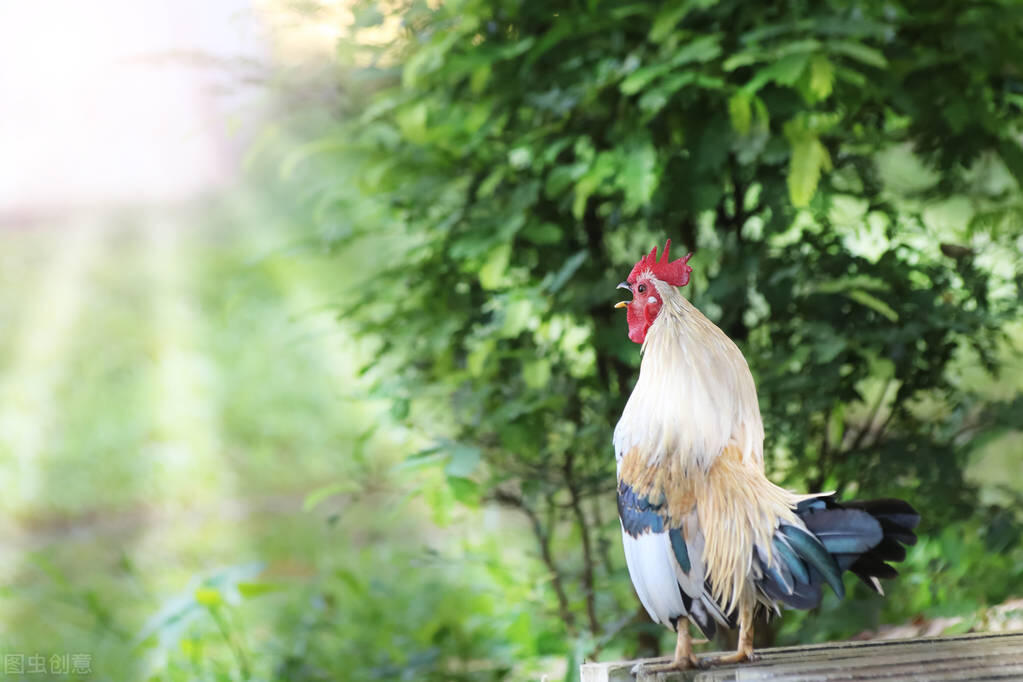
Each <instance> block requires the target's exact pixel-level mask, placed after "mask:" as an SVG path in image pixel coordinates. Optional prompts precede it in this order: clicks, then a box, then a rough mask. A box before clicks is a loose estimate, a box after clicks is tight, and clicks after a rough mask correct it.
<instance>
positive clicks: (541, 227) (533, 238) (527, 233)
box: [522, 223, 564, 246]
mask: <svg viewBox="0 0 1023 682" xmlns="http://www.w3.org/2000/svg"><path fill="white" fill-rule="evenodd" d="M563 234H564V233H563V231H562V229H561V228H560V227H558V226H557V225H556V224H554V223H529V224H528V225H526V227H525V228H524V229H523V230H522V236H523V237H524V238H525V239H526V240H528V241H530V242H532V243H533V244H537V245H539V246H545V245H548V244H557V243H558V242H559V241H561V237H562V235H563Z"/></svg>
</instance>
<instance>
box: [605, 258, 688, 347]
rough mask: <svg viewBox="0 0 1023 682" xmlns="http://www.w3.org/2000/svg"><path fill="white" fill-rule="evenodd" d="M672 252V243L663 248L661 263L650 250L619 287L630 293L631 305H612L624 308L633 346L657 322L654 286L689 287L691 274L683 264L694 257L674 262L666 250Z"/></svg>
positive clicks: (658, 301)
mask: <svg viewBox="0 0 1023 682" xmlns="http://www.w3.org/2000/svg"><path fill="white" fill-rule="evenodd" d="M670 248H671V240H670V239H669V240H668V242H667V243H666V244H665V245H664V253H662V254H661V258H660V260H658V258H657V247H656V246H655V247H654V248H653V249H651V250H650V253H648V254H647V255H645V256H643V257H642V258H640V259H639V262H638V263H636V265H634V266H633V268H632V272H630V273H629V277H628V278H627V279H626V280H625V281H624V282H622V283H621V284H619V285H618V288H619V289H628V290H629V291H631V292H632V300H631V301H622V302H620V303H618V304H617V305H615V307H616V308H626V309H627V310H626V317H627V318H628V321H629V338H630V339H632V340H633V341H635V342H636V343H643V340H644V339H646V333H647V330H649V329H650V325H652V324H653V323H654V320H655V319H657V313H659V312H661V305H663V303H664V302H663V301H662V300H661V294H660V292H658V291H657V287H656V285H655V282H657V281H660V282H664V283H665V284H670V285H671V286H675V287H684V286H685V285H686V284H689V273H690V272H692V271H693V269H692V268H691V267H689V266H688V265H687V264H686V263H687V262H688V261H689V259H690V258H691V257H692V255H693V254H691V253H690V254H689V255H687V256H686V257H685V258H679V259H678V260H677V261H674V262H672V261H670V260H669V259H668V250H669V249H670Z"/></svg>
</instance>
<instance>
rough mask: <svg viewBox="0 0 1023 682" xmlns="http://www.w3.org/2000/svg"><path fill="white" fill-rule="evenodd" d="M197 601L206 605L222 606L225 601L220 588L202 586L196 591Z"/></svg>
mask: <svg viewBox="0 0 1023 682" xmlns="http://www.w3.org/2000/svg"><path fill="white" fill-rule="evenodd" d="M195 601H196V602H197V603H199V604H202V605H203V606H206V607H213V606H220V605H221V604H223V603H224V598H223V597H222V596H221V594H220V590H218V589H216V588H213V587H200V588H198V589H196V591H195Z"/></svg>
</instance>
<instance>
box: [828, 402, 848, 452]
mask: <svg viewBox="0 0 1023 682" xmlns="http://www.w3.org/2000/svg"><path fill="white" fill-rule="evenodd" d="M844 435H845V403H843V402H836V403H835V405H834V407H832V408H831V415H830V416H829V417H828V442H829V443H831V447H832V448H837V447H839V446H840V445H841V444H842V437H843V436H844Z"/></svg>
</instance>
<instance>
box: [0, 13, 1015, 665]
mask: <svg viewBox="0 0 1023 682" xmlns="http://www.w3.org/2000/svg"><path fill="white" fill-rule="evenodd" d="M0 93H2V94H0V149H2V150H3V155H2V160H0V281H2V283H3V286H2V288H0V476H2V478H0V480H2V481H3V482H4V484H5V488H4V494H3V495H2V496H0V511H2V514H0V612H2V613H3V614H4V616H3V618H2V619H0V653H3V654H4V657H3V658H2V659H0V660H2V661H3V665H4V666H5V668H4V671H3V673H4V676H5V677H9V678H11V679H22V678H32V679H39V678H40V677H41V676H42V675H43V674H44V673H45V674H46V675H48V676H50V677H60V678H61V679H88V680H335V679H338V680H340V679H344V680H349V679H350V680H391V679H417V680H418V679H433V680H456V679H465V680H469V679H472V680H475V679H487V680H489V679H495V680H496V679H514V680H518V679H541V678H542V677H543V676H546V678H547V679H550V680H554V679H568V680H571V679H575V677H576V676H577V673H578V665H579V663H580V662H582V661H584V660H612V659H615V658H623V657H635V656H649V655H654V654H657V653H660V652H666V651H669V650H670V647H671V646H672V642H673V635H672V633H669V632H667V631H666V630H663V628H659V627H655V626H654V625H652V624H651V623H650V622H649V620H648V619H647V617H646V615H645V613H644V612H643V611H642V610H641V609H640V608H639V604H638V600H637V599H636V597H635V595H634V594H633V593H632V590H631V586H630V583H629V580H628V576H627V573H626V570H625V565H624V561H623V555H622V551H621V545H620V540H619V528H618V521H617V518H616V507H615V497H614V480H615V474H614V460H613V453H612V451H611V446H610V440H611V432H612V429H613V426H614V424H615V422H616V420H617V416H618V414H619V413H620V411H621V409H622V407H623V406H624V402H625V399H626V398H627V396H628V393H629V391H630V390H631V387H632V383H633V381H634V379H635V376H636V373H637V371H638V366H639V349H638V347H637V346H635V345H634V344H632V343H631V342H629V341H628V339H627V337H626V328H625V321H624V319H623V316H622V315H616V314H615V312H616V311H614V310H613V308H612V305H613V304H614V303H615V302H616V301H617V300H618V297H616V296H615V289H614V286H615V284H616V283H617V282H619V281H621V280H622V279H623V278H624V276H625V275H626V274H627V273H628V271H629V269H630V268H631V266H632V264H633V263H634V262H635V261H636V260H637V259H638V258H639V257H640V256H641V255H642V254H644V253H646V252H647V251H649V249H650V248H651V247H652V246H653V245H655V244H663V242H664V240H665V239H666V238H671V239H672V241H673V243H674V244H675V245H676V246H675V248H676V251H679V252H682V253H684V251H683V249H686V250H691V251H694V252H695V255H694V257H693V260H692V261H691V265H693V267H694V275H693V281H692V283H691V284H690V285H689V286H688V287H687V289H686V290H685V293H686V294H687V296H689V297H690V298H691V300H693V301H694V302H695V303H696V304H697V305H698V307H700V308H701V309H702V310H703V311H704V312H705V313H706V314H707V315H708V316H709V317H711V319H713V320H714V321H715V322H716V323H717V324H718V325H719V326H721V328H722V329H724V330H725V332H726V333H727V334H729V336H731V337H732V338H733V339H734V340H735V341H736V342H737V343H738V344H739V345H740V347H741V348H742V349H743V352H744V353H745V354H746V357H747V358H748V360H749V363H750V366H751V369H752V370H753V372H754V375H755V376H756V378H757V382H758V389H759V392H760V400H761V406H762V410H763V412H764V418H765V426H766V430H767V444H766V449H767V453H768V467H769V471H770V474H771V476H772V478H773V479H774V480H775V481H777V482H779V483H783V484H785V485H786V486H788V487H791V488H794V489H801V490H804V489H813V490H837V491H839V493H840V494H842V495H844V496H860V495H862V496H887V495H896V496H899V497H904V498H906V499H909V500H911V501H912V502H913V504H914V505H916V506H917V508H918V509H919V510H920V511H921V512H922V513H923V516H924V521H923V524H922V526H921V529H920V531H921V541H920V543H919V544H918V545H917V546H915V547H914V548H912V550H911V551H910V553H909V556H908V558H907V560H906V562H905V563H904V564H903V565H902V566H900V571H901V573H902V575H901V576H900V578H899V579H898V580H895V581H892V582H891V583H889V584H887V585H886V591H887V597H886V598H884V599H882V598H880V597H877V596H876V595H874V594H873V593H872V592H870V591H869V590H867V589H864V588H863V586H861V585H856V586H855V587H854V586H853V583H852V581H849V582H847V586H848V587H849V596H848V597H847V599H846V600H845V601H843V602H838V601H837V599H835V597H834V595H831V594H830V593H829V594H828V596H827V597H826V598H825V600H824V603H823V604H822V606H821V607H820V608H819V609H817V610H816V611H815V612H812V613H809V614H805V613H795V612H792V613H786V614H785V616H784V617H783V618H781V619H776V620H774V621H772V622H771V623H770V624H769V625H768V626H765V627H763V628H762V629H761V633H762V636H763V642H762V643H763V644H765V645H767V644H772V643H773V644H783V643H797V642H814V641H824V640H831V639H839V638H850V637H856V638H872V637H898V636H917V635H927V634H939V633H954V632H966V631H986V630H1004V629H1019V628H1023V533H1021V531H1023V525H1021V524H1023V511H1021V502H1023V433H1021V431H1020V427H1019V425H1020V424H1021V423H1023V400H1021V398H1020V395H1021V389H1023V360H1021V359H1020V346H1021V344H1023V323H1021V315H1020V312H1021V303H1020V298H1021V294H1023V269H1021V266H1023V257H1021V253H1023V194H1021V193H1020V187H1021V183H1023V7H1021V6H1020V5H1019V4H1018V3H1016V2H1012V1H1010V0H1003V1H1002V2H986V3H973V2H962V1H961V0H944V1H939V2H927V3H923V2H915V1H913V0H899V1H896V2H890V3H883V4H878V3H864V2H840V1H835V2H828V3H808V2H799V1H790V2H783V3H780V4H779V3H773V2H772V3H759V4H758V3H748V2H746V3H734V2H726V1H724V0H722V1H720V2H715V0H683V1H678V2H667V3H665V2H637V3H632V4H624V5H623V4H621V3H604V2H588V3H569V4H566V5H564V6H562V7H560V8H554V7H552V6H550V4H549V3H541V2H534V1H532V0H519V1H517V2H479V1H477V0H458V1H455V2H435V1H429V2H423V1H420V0H414V1H412V2H404V1H399V2H387V3H377V2H337V3H332V2H321V1H320V0H295V1H288V0H252V1H246V0H224V1H221V2H198V1H197V0H196V1H189V2H174V3H171V2H160V1H158V0H146V1H144V2H127V1H126V0H100V1H99V2H92V3H80V2H70V1H53V2H39V3H20V4H19V3H7V4H5V5H3V6H2V7H0ZM726 644H727V642H725V641H724V640H722V641H718V642H710V643H708V644H706V645H705V646H704V648H707V649H711V648H717V647H721V646H725V645H726Z"/></svg>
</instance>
